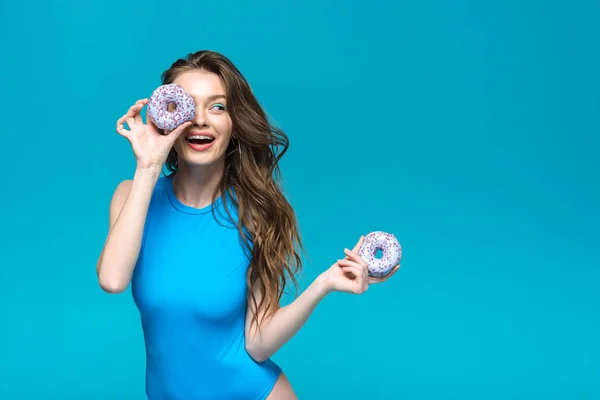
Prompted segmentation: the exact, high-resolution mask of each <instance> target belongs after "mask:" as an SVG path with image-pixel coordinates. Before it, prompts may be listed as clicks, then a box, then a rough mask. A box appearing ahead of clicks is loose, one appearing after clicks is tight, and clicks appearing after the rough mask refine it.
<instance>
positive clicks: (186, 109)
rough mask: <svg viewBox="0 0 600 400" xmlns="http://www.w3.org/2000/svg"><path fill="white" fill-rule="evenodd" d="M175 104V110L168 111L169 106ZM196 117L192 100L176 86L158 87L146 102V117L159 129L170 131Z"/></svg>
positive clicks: (171, 84)
mask: <svg viewBox="0 0 600 400" xmlns="http://www.w3.org/2000/svg"><path fill="white" fill-rule="evenodd" d="M170 103H174V104H175V110H174V111H169V104H170ZM194 115H196V104H195V103H194V99H193V98H192V96H190V95H189V94H188V93H187V92H186V91H185V90H183V88H182V87H181V86H179V85H177V84H174V83H170V84H167V85H162V86H159V87H158V88H157V89H155V90H154V92H152V96H150V99H149V100H148V117H149V118H150V119H151V120H152V122H153V123H154V125H156V126H157V127H158V128H160V129H165V130H169V131H172V130H173V129H175V128H177V127H178V126H179V125H181V124H183V123H184V122H186V121H191V120H192V119H194Z"/></svg>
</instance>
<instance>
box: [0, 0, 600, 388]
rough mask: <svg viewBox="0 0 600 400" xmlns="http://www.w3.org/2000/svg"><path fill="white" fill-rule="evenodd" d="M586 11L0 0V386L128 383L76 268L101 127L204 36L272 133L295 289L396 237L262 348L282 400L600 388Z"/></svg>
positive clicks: (591, 46) (575, 6) (139, 372)
mask: <svg viewBox="0 0 600 400" xmlns="http://www.w3.org/2000/svg"><path fill="white" fill-rule="evenodd" d="M598 4H599V3H598V2H592V1H589V2H558V1H486V2H476V1H465V0H460V1H419V2H416V1H415V2H394V1H389V0H388V1H377V2H356V1H352V2H349V1H346V2H343V1H341V0H340V1H316V0H310V1H306V0H305V1H302V2H293V3H292V2H289V3H284V2H280V1H263V2H242V1H237V2H236V1H230V2H224V3H222V2H198V1H179V2H168V3H165V2H157V1H149V2H145V3H140V2H133V1H119V2H117V1H102V2H78V1H65V0H63V1H53V2H33V3H29V2H8V1H2V2H1V3H0V38H1V42H0V43H1V49H0V50H1V52H0V54H1V59H2V62H1V63H0V68H1V72H2V74H1V76H2V79H1V80H0V85H1V86H0V91H1V93H2V96H0V98H1V99H0V102H1V104H0V115H1V117H0V120H1V121H2V130H1V138H2V145H1V148H2V154H3V161H4V175H3V184H2V196H1V197H0V218H1V226H2V229H1V237H0V239H1V241H0V243H1V250H0V320H1V329H0V399H7V400H12V399H63V400H67V399H90V400H91V399H143V398H144V391H143V390H144V387H143V385H144V383H143V380H144V348H143V340H142V332H141V328H140V323H139V316H138V313H137V310H136V309H135V307H134V304H133V302H132V300H131V297H130V292H127V293H124V294H122V295H117V296H113V295H108V294H105V293H103V292H102V291H101V290H100V288H99V286H98V284H97V280H96V275H95V262H96V259H97V257H98V254H99V252H100V250H101V247H102V245H103V241H104V238H105V235H106V233H107V224H108V205H109V201H110V197H111V195H112V192H113V190H114V188H115V186H116V185H117V184H118V183H119V182H120V181H121V180H123V179H129V178H131V177H132V173H133V171H134V167H135V165H134V160H133V156H132V152H131V149H130V147H129V144H128V143H127V141H126V140H125V139H123V138H122V137H120V136H119V135H117V134H116V133H115V130H114V129H115V121H116V119H117V118H119V117H120V116H121V115H122V114H124V113H125V112H126V110H127V108H128V107H129V106H130V105H131V104H133V102H135V100H137V99H138V98H143V97H147V96H149V95H150V93H151V91H152V90H153V89H154V88H155V87H156V86H157V85H158V84H159V76H160V73H161V72H162V71H163V70H164V69H166V68H168V66H169V65H170V63H171V62H173V61H174V60H175V59H176V58H178V57H180V56H183V55H185V54H187V53H188V52H193V51H196V50H200V49H212V50H217V51H220V52H223V53H224V54H226V55H227V56H228V57H230V58H231V59H232V60H233V61H234V63H235V64H236V65H237V66H238V67H239V68H240V69H241V71H242V72H243V73H244V74H245V76H246V77H247V78H248V80H249V81H250V83H251V85H252V88H253V90H254V91H255V93H256V94H257V96H258V98H259V100H260V101H261V102H262V104H263V105H264V106H265V108H266V110H267V111H268V113H269V114H270V115H271V116H272V117H273V119H274V120H275V121H277V123H278V124H279V125H280V126H281V127H283V128H284V129H285V130H286V131H287V133H288V134H289V136H290V140H291V148H290V150H289V153H288V154H287V155H286V156H285V158H284V161H283V162H282V168H283V172H284V176H285V181H286V188H287V191H288V193H289V197H290V200H291V201H292V203H293V204H294V206H295V209H296V211H297V213H298V218H299V220H300V225H301V229H302V234H303V237H304V239H305V244H306V248H307V251H308V255H309V257H310V259H307V260H306V269H305V272H304V274H303V275H302V276H301V285H302V287H303V288H304V287H306V286H307V285H308V284H309V283H310V281H311V280H312V279H313V278H314V277H315V276H317V274H318V273H320V272H321V271H323V270H325V269H326V268H328V267H329V266H330V265H331V264H332V263H333V262H334V261H335V260H336V259H337V258H339V257H342V256H343V253H342V251H343V248H344V247H350V246H353V245H354V244H355V242H356V240H358V237H359V236H360V235H361V234H363V233H366V232H368V231H370V230H387V231H390V232H393V233H395V234H396V235H397V237H398V238H399V239H400V241H401V243H402V245H403V247H404V258H403V261H402V268H401V269H400V271H399V272H398V274H397V275H396V276H394V278H393V279H392V280H390V281H389V282H387V283H385V284H383V285H378V286H374V287H372V288H371V289H370V290H369V291H368V292H367V293H366V294H364V295H362V296H352V295H347V294H340V293H335V294H333V295H331V296H330V297H328V298H326V299H325V300H324V301H323V303H321V304H320V305H319V307H318V308H317V310H316V311H315V313H314V314H313V316H312V317H311V319H310V320H309V321H308V323H307V324H306V325H305V327H304V328H303V329H302V330H301V331H300V332H299V333H298V334H297V336H295V337H294V338H293V339H292V340H291V341H290V342H289V343H288V344H287V345H286V346H285V348H283V349H282V350H281V351H280V352H279V353H278V354H277V355H276V356H275V357H273V358H274V360H275V361H277V362H278V363H279V364H280V365H281V366H282V367H283V368H284V370H285V372H286V374H287V375H288V376H289V378H290V380H291V382H292V384H293V386H294V388H295V389H296V391H297V393H298V395H299V397H300V398H301V399H314V400H317V399H331V398H333V396H334V395H335V396H339V398H342V399H463V400H464V399H597V398H600V345H599V340H598V338H599V337H600V316H599V306H600V295H599V294H598V286H599V283H600V272H599V267H600V252H599V251H598V250H599V245H598V239H599V238H600V234H599V229H598V226H599V224H600V206H599V204H600V179H599V172H600V161H599V157H598V152H599V148H600V139H599V133H600V129H599V124H598V117H599V111H600V95H599V89H600V85H599V83H600V82H599V77H598V76H599V75H598V71H599V70H600V60H599V58H600V56H599V45H598V38H599V37H600V25H599V24H598V20H599V17H600V13H599V11H600V7H599V5H598ZM207 278H209V277H207Z"/></svg>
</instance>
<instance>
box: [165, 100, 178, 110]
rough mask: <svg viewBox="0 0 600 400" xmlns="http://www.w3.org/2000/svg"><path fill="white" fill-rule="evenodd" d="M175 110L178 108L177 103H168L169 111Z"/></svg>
mask: <svg viewBox="0 0 600 400" xmlns="http://www.w3.org/2000/svg"><path fill="white" fill-rule="evenodd" d="M175 110H177V104H175V103H173V102H172V101H171V102H169V104H167V111H168V112H173V111H175Z"/></svg>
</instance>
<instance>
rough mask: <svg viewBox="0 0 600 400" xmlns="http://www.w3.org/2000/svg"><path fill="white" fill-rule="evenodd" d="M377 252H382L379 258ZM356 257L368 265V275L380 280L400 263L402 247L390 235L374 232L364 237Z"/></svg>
mask: <svg viewBox="0 0 600 400" xmlns="http://www.w3.org/2000/svg"><path fill="white" fill-rule="evenodd" d="M377 250H381V251H382V253H383V254H382V256H381V258H378V257H377ZM358 255H359V256H360V257H361V258H362V259H363V260H365V262H366V263H367V264H368V269H369V275H371V276H373V277H377V278H381V277H384V276H386V275H387V274H389V273H390V272H391V271H392V269H393V268H394V267H395V266H396V265H397V264H399V263H400V259H401V258H402V246H401V245H400V242H398V239H396V237H395V236H394V235H392V234H391V233H387V232H382V231H375V232H371V233H369V234H368V235H366V236H365V238H364V240H363V243H362V245H361V247H360V249H359V250H358Z"/></svg>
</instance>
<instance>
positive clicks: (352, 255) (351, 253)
mask: <svg viewBox="0 0 600 400" xmlns="http://www.w3.org/2000/svg"><path fill="white" fill-rule="evenodd" d="M344 253H345V254H346V255H347V256H348V258H350V259H351V260H354V261H356V262H357V263H359V264H360V265H362V266H363V267H365V268H367V263H366V261H365V260H363V259H362V257H361V256H359V255H358V254H357V253H356V252H355V251H352V250H348V249H344Z"/></svg>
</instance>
